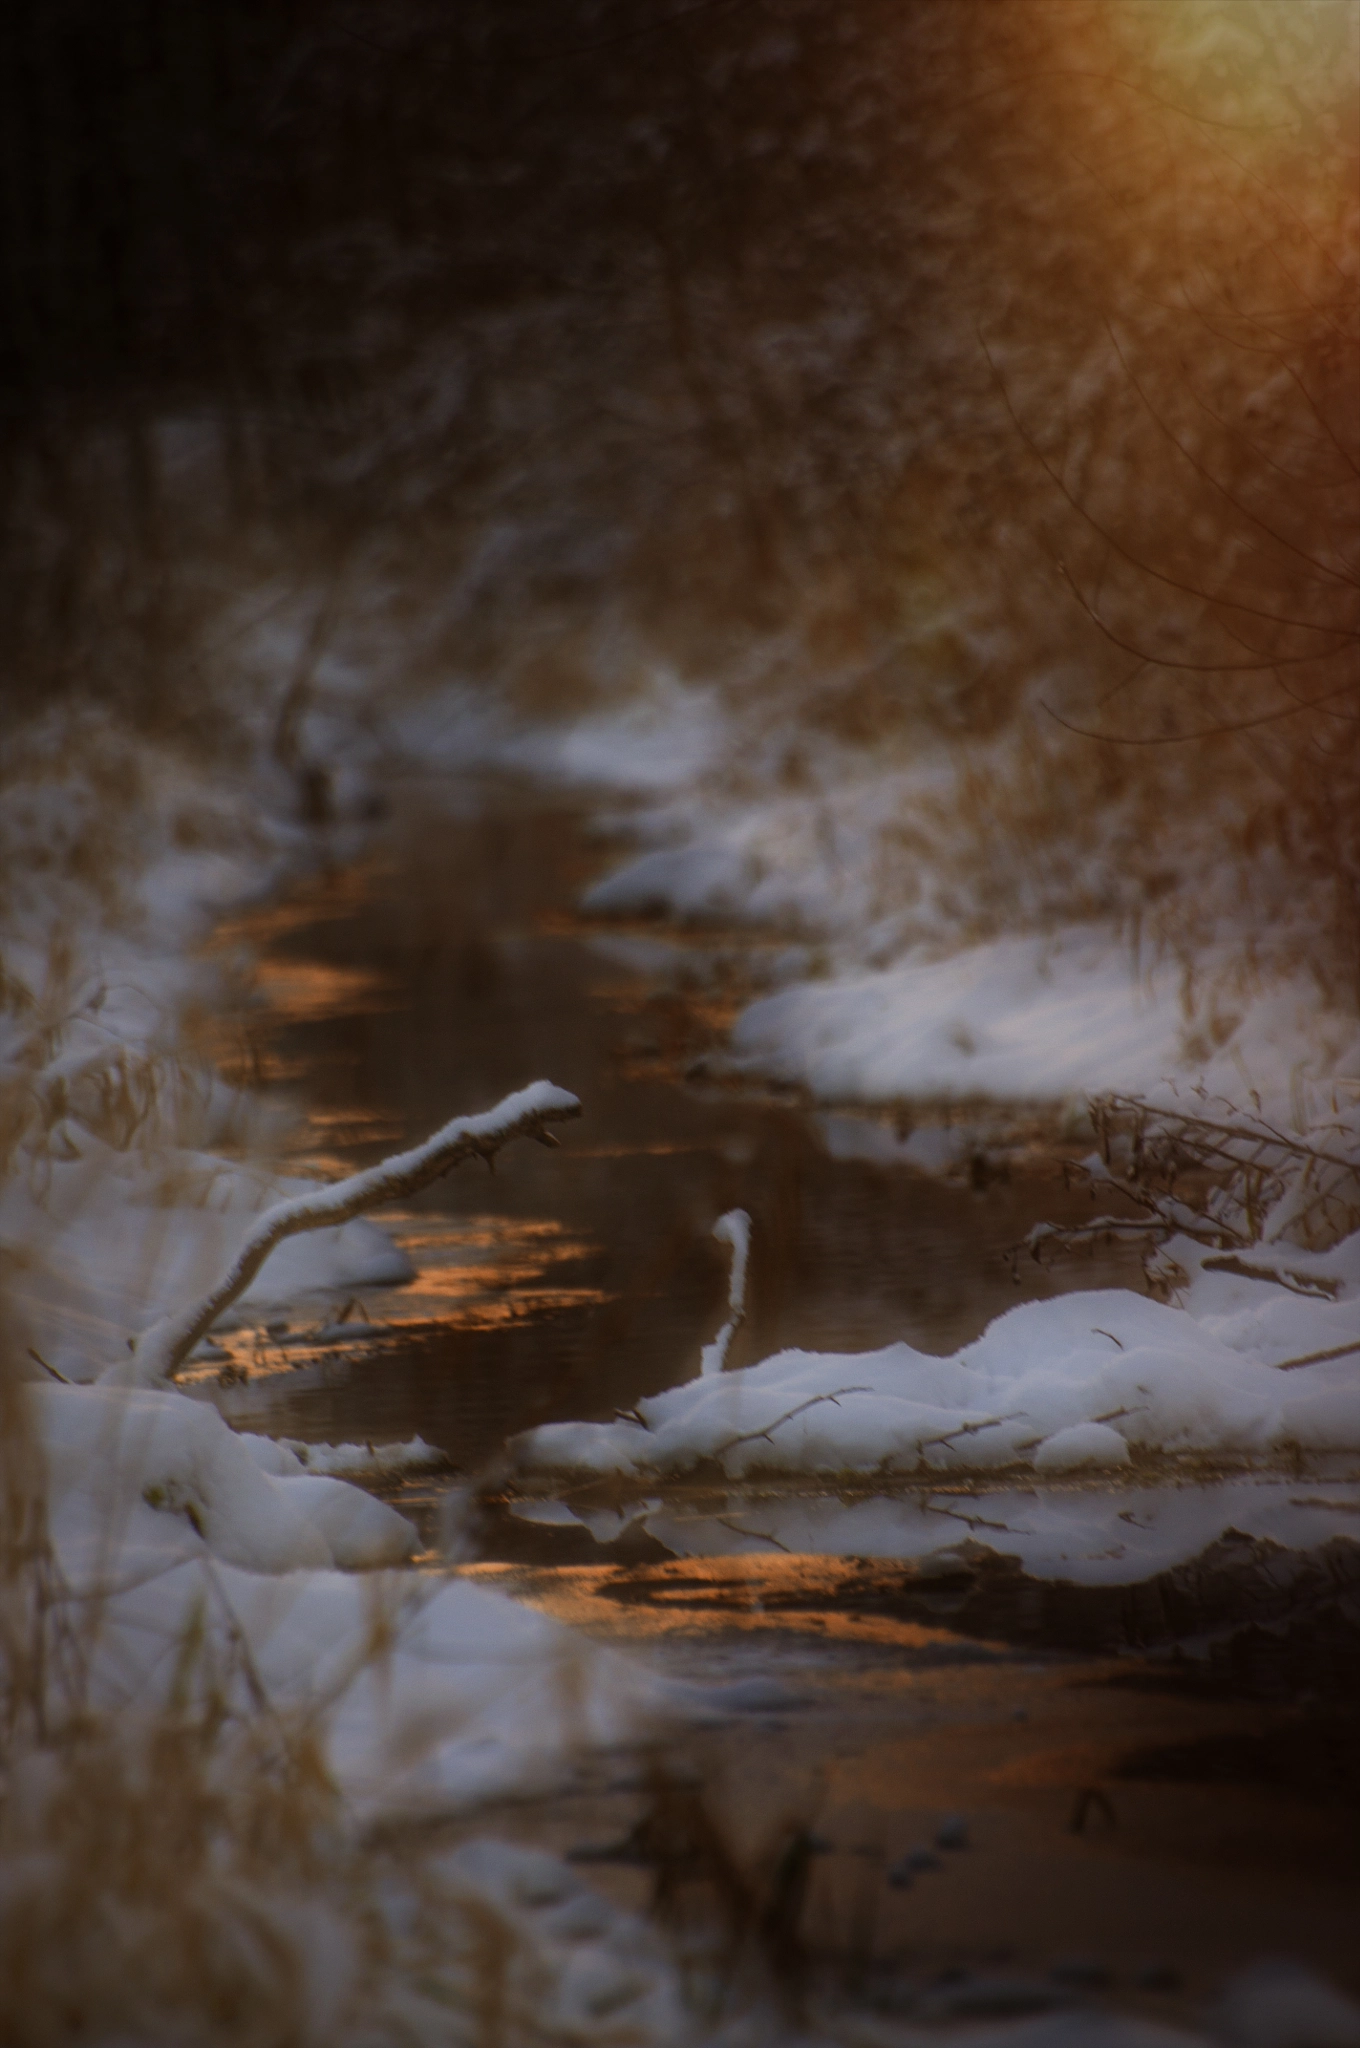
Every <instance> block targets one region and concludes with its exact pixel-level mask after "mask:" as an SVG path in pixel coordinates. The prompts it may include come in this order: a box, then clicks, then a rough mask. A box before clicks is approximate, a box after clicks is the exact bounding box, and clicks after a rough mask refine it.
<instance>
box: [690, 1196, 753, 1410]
mask: <svg viewBox="0 0 1360 2048" xmlns="http://www.w3.org/2000/svg"><path fill="white" fill-rule="evenodd" d="M713 1235H714V1236H715V1237H716V1238H717V1239H718V1241H719V1243H720V1244H730V1245H731V1247H732V1273H731V1277H730V1279H729V1280H728V1283H727V1306H728V1308H729V1309H730V1311H731V1314H730V1315H729V1316H728V1319H727V1321H726V1322H725V1323H724V1324H723V1326H722V1328H721V1329H720V1330H719V1332H718V1334H717V1336H716V1337H715V1338H714V1339H713V1342H712V1343H711V1344H705V1346H704V1348H703V1350H702V1351H701V1353H700V1354H699V1376H700V1378H701V1379H706V1378H707V1377H708V1375H709V1374H710V1373H715V1372H721V1371H722V1370H723V1369H724V1367H725V1365H726V1363H727V1350H728V1346H729V1345H730V1344H731V1342H732V1339H733V1337H734V1336H735V1335H736V1332H737V1327H738V1325H739V1324H740V1322H741V1320H742V1318H743V1316H744V1315H745V1314H746V1261H747V1259H748V1258H749V1256H750V1252H751V1219H750V1217H749V1216H748V1215H747V1213H746V1211H745V1210H744V1209H729V1210H728V1211H727V1214H726V1215H725V1216H720V1217H719V1218H718V1220H717V1222H716V1223H715V1224H714V1226H713Z"/></svg>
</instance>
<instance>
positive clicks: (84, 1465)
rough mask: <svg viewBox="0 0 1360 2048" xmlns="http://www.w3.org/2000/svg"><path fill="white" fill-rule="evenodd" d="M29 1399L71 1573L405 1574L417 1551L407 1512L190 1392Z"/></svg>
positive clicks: (42, 1390)
mask: <svg viewBox="0 0 1360 2048" xmlns="http://www.w3.org/2000/svg"><path fill="white" fill-rule="evenodd" d="M25 1392H26V1394H27V1399H28V1405H29V1410H30V1413H31V1415H32V1418H33V1423H34V1428H35V1434H36V1437H37V1440H38V1444H39V1446H40V1448H41V1450H42V1453H43V1456H44V1459H45V1462H46V1467H47V1479H48V1504H47V1513H48V1522H49V1527H50V1529H51V1531H52V1535H53V1539H54V1541H55V1542H56V1543H57V1545H58V1547H59V1550H60V1552H61V1555H62V1560H63V1568H64V1569H65V1570H66V1572H67V1574H68V1576H72V1575H74V1576H76V1577H78V1578H81V1579H87V1578H94V1577H97V1576H98V1575H99V1573H100V1571H101V1570H103V1571H106V1572H112V1573H113V1574H114V1576H115V1577H116V1578H123V1577H126V1576H129V1575H135V1574H137V1573H140V1572H142V1571H146V1570H157V1569H163V1568H165V1567H166V1566H168V1565H170V1564H173V1563H174V1562H176V1561H177V1560H179V1559H181V1558H195V1557H201V1556H202V1555H203V1554H204V1553H205V1552H206V1553H208V1554H210V1555H211V1556H213V1557H215V1558H218V1559H220V1560H221V1561H222V1562H223V1563H225V1564H231V1565H236V1566H237V1567H239V1568H240V1569H242V1570H244V1571H253V1572H292V1571H297V1570H300V1569H307V1568H317V1567H331V1566H335V1567H338V1568H340V1569H341V1570H346V1571H355V1570H366V1569H371V1568H372V1567H374V1566H378V1565H395V1564H402V1563H404V1562H405V1561H406V1559H407V1558H408V1557H410V1556H411V1555H412V1554H413V1552H414V1551H415V1550H416V1549H417V1548H418V1547H419V1541H418V1538H417V1536H416V1532H415V1530H414V1528H413V1527H412V1526H411V1524H410V1523H409V1522H408V1521H407V1520H406V1518H405V1517H404V1516H403V1515H399V1514H397V1512H396V1510H395V1509H393V1508H390V1507H387V1506H386V1505H385V1504H384V1503H383V1502H382V1501H379V1500H375V1499H374V1498H373V1496H372V1495H371V1494H368V1493H364V1492H363V1491H361V1489H360V1488H358V1487H357V1486H350V1485H347V1484H346V1483H345V1481H344V1480H343V1479H338V1478H332V1477H327V1476H324V1475H323V1474H318V1473H314V1472H308V1471H307V1470H306V1469H305V1468H304V1466H303V1465H302V1463H301V1461H300V1460H299V1459H297V1458H296V1457H294V1456H293V1455H292V1453H291V1452H290V1451H288V1450H287V1449H285V1447H284V1446H282V1445H280V1444H274V1443H271V1442H270V1441H269V1440H268V1439H267V1438H260V1437H244V1436H237V1435H236V1434H235V1433H234V1432H233V1431H232V1430H231V1429H229V1428H228V1426H227V1424H226V1423H225V1422H224V1421H223V1420H222V1417H221V1416H220V1415H219V1414H218V1413H217V1411H216V1409H214V1408H210V1407H207V1406H206V1405H205V1404H204V1403H202V1402H199V1401H194V1400H191V1399H190V1398H188V1396H186V1395H184V1394H178V1393H173V1392H168V1393H160V1392H157V1391H153V1390H147V1389H142V1388H136V1389H124V1388H107V1387H61V1386H45V1385H34V1386H30V1387H28V1388H26V1390H25Z"/></svg>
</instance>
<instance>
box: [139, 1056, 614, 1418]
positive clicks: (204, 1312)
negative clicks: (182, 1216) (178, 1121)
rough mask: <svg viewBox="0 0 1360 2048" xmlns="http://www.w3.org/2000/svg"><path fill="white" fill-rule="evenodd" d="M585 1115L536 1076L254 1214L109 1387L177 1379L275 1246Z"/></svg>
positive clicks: (544, 1139)
mask: <svg viewBox="0 0 1360 2048" xmlns="http://www.w3.org/2000/svg"><path fill="white" fill-rule="evenodd" d="M580 1114H581V1104H580V1101H579V1100H578V1098H577V1097H576V1096H575V1095H569V1094H568V1093H567V1091H566V1089H565V1088H555V1087H554V1086H553V1084H552V1082H551V1081H535V1082H533V1083H532V1084H531V1085H530V1086H529V1087H528V1088H520V1089H518V1090H517V1091H516V1092H515V1093H514V1094H513V1095H507V1096H506V1098H505V1100H504V1101H503V1102H498V1103H497V1105H496V1107H495V1108H494V1109H488V1110H486V1111H485V1112H484V1113H483V1114H482V1115H481V1116H456V1117H454V1119H453V1121H452V1122H451V1123H447V1124H445V1125H444V1127H443V1129H442V1130H439V1131H436V1132H435V1134H434V1136H433V1137H431V1138H427V1139H426V1140H425V1142H424V1144H423V1145H416V1146H413V1147H412V1149H411V1150H410V1151H409V1152H397V1153H394V1154H393V1156H392V1157H391V1158H390V1159H384V1160H383V1161H382V1162H381V1163H380V1164H379V1165H377V1166H369V1167H366V1168H365V1169H364V1171H363V1172H362V1173H352V1174H350V1175H349V1177H348V1179H346V1180H338V1181H334V1182H333V1183H332V1184H331V1185H330V1186H329V1187H318V1188H316V1189H309V1190H308V1192H307V1193H306V1194H305V1195H294V1196H291V1197H290V1198H289V1199H288V1200H287V1201H283V1202H275V1203H274V1205H273V1207H272V1208H269V1209H266V1210H265V1211H264V1213H263V1214H262V1215H260V1216H258V1217H256V1219H255V1222H254V1223H253V1224H252V1226H251V1228H250V1230H249V1231H248V1232H247V1234H246V1238H245V1241H244V1243H243V1244H242V1246H241V1248H240V1250H239V1251H238V1252H237V1254H236V1257H235V1258H234V1259H233V1260H232V1262H231V1265H230V1266H229V1267H228V1268H227V1271H226V1272H225V1273H224V1274H223V1275H222V1277H221V1279H220V1280H219V1281H218V1282H217V1284H216V1286H214V1287H212V1288H211V1289H210V1290H209V1291H208V1293H207V1294H205V1295H203V1296H202V1297H201V1299H200V1300H198V1301H197V1302H195V1303H194V1305H193V1307H192V1308H188V1309H184V1310H182V1311H181V1312H180V1313H179V1314H178V1315H174V1316H165V1317H163V1318H162V1319H161V1321H160V1322H158V1323H153V1324H152V1325H151V1327H150V1329H148V1330H144V1331H143V1332H142V1334H141V1336H140V1337H139V1338H138V1339H137V1342H136V1345H135V1346H134V1348H133V1351H132V1354H131V1356H130V1357H129V1358H127V1359H126V1360H120V1361H119V1363H118V1364H117V1365H114V1366H110V1368H109V1370H108V1371H107V1372H105V1373H101V1375H100V1379H101V1382H102V1383H103V1384H104V1385H106V1386H107V1385H110V1384H112V1385H122V1386H143V1387H145V1386H157V1385H163V1384H164V1382H165V1381H166V1380H170V1379H173V1378H174V1376H175V1373H176V1372H177V1371H178V1370H179V1368H180V1366H181V1365H183V1363H184V1361H185V1359H186V1358H187V1357H188V1356H189V1353H190V1352H191V1351H192V1350H193V1348H194V1346H195V1344H197V1343H198V1342H199V1340H200V1339H201V1338H203V1337H206V1336H207V1334H208V1331H209V1330H210V1329H211V1328H212V1326H213V1324H214V1323H215V1322H216V1321H217V1318H218V1317H219V1316H220V1315H222V1314H223V1313H224V1312H225V1311H226V1310H227V1309H229V1308H230V1307H231V1305H232V1303H233V1302H234V1301H236V1300H238V1299H239V1297H240V1296H241V1295H242V1294H244V1292H245V1290H246V1288H247V1287H249V1285H250V1283H251V1281H252V1280H253V1279H254V1278H255V1275H256V1274H257V1273H258V1272H259V1270H260V1268H261V1266H262V1265H263V1264H264V1262H265V1260H266V1259H267V1258H268V1257H269V1254H270V1253H271V1252H272V1251H273V1249H274V1247H275V1245H277V1244H281V1243H282V1242H283V1240H284V1238H285V1237H295V1236H297V1235H298V1233H299V1232H301V1231H304V1230H327V1229H331V1228H334V1226H335V1225H337V1224H340V1223H348V1222H350V1220H351V1219H352V1218H353V1217H355V1216H362V1215H363V1214H364V1213H365V1211H366V1210H369V1209H379V1208H382V1207H383V1206H384V1204H386V1203H388V1202H397V1201H402V1200H404V1199H405V1197H406V1196H408V1195H414V1194H416V1193H417V1192H418V1191H419V1189H421V1188H423V1187H428V1186H429V1184H430V1182H431V1181H432V1180H438V1178H439V1177H440V1175H441V1174H445V1173H447V1172H448V1171H449V1169H450V1168H451V1167H454V1166H457V1165H458V1164H459V1163H460V1161H462V1160H464V1159H474V1158H476V1159H485V1160H487V1161H488V1162H490V1161H491V1160H492V1159H494V1158H495V1155H496V1153H497V1152H499V1151H500V1149H501V1147H502V1146H503V1145H508V1144H509V1143H510V1141H511V1139H512V1138H537V1139H538V1141H539V1142H540V1143H541V1144H545V1145H553V1144H556V1142H557V1141H556V1139H555V1138H554V1137H553V1136H552V1134H551V1132H550V1131H549V1130H548V1128H547V1126H548V1125H549V1124H555V1123H564V1122H566V1120H567V1119H568V1118H569V1117H574V1116H579V1115H580Z"/></svg>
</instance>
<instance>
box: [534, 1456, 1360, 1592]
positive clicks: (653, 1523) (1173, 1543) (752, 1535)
mask: <svg viewBox="0 0 1360 2048" xmlns="http://www.w3.org/2000/svg"><path fill="white" fill-rule="evenodd" d="M511 1513H512V1514H513V1515H515V1516H516V1517H517V1518H518V1519H520V1520H523V1521H530V1522H537V1523H540V1524H546V1525H549V1526H559V1527H565V1526H572V1527H580V1528H584V1529H587V1530H589V1532H590V1533H591V1535H592V1536H594V1537H595V1539H596V1541H597V1542H599V1543H602V1544H608V1543H611V1542H614V1541H616V1540H617V1539H618V1538H619V1537H620V1536H621V1535H622V1534H623V1533H624V1532H625V1531H633V1532H638V1533H642V1534H645V1535H647V1536H650V1537H651V1538H653V1540H654V1541H656V1542H658V1543H660V1544H662V1545H663V1546H664V1547H665V1548H666V1549H667V1550H669V1551H671V1552H673V1553H674V1554H675V1555H676V1556H679V1557H696V1558H698V1557H703V1558H713V1557H722V1556H730V1555H732V1554H734V1553H737V1554H742V1553H745V1554H764V1555H771V1554H777V1553H782V1552H789V1553H793V1552H797V1553H803V1554H811V1555H815V1556H823V1557H874V1558H900V1559H903V1560H908V1559H924V1558H929V1557H931V1556H932V1555H938V1554H939V1553H941V1552H949V1551H953V1550H957V1548H958V1547H959V1545H961V1544H963V1543H965V1542H970V1543H971V1544H973V1545H974V1546H977V1547H980V1548H986V1549H989V1550H992V1551H994V1552H996V1553H997V1554H998V1555H1000V1556H1003V1557H1014V1558H1017V1559H1018V1560H1019V1562H1020V1563H1021V1565H1022V1566H1023V1568H1024V1570H1025V1571H1026V1572H1027V1573H1029V1574H1030V1575H1031V1576H1032V1577H1036V1578H1061V1579H1070V1580H1073V1581H1075V1582H1077V1583H1078V1584H1084V1585H1097V1584H1105V1585H1127V1584H1133V1583H1136V1582H1137V1581H1138V1580H1140V1579H1144V1578H1148V1577H1151V1576H1152V1575H1153V1574H1154V1573H1156V1572H1160V1571H1166V1570H1169V1569H1171V1568H1172V1567H1173V1566H1175V1565H1178V1564H1183V1563H1185V1562H1186V1561H1187V1560H1189V1559H1191V1558H1194V1557H1197V1556H1199V1555H1200V1554H1201V1552H1203V1551H1204V1550H1206V1549H1207V1548H1208V1547H1209V1546H1210V1545H1211V1544H1213V1543H1215V1542H1217V1541H1219V1540H1220V1539H1221V1538H1222V1537H1224V1536H1225V1535H1227V1534H1229V1533H1230V1532H1236V1533H1237V1534H1239V1535H1241V1536H1244V1537H1248V1538H1257V1539H1263V1540H1265V1541H1268V1542H1273V1543H1277V1544H1279V1545H1280V1546H1281V1547H1282V1548H1284V1549H1290V1550H1308V1549H1313V1548H1315V1547H1317V1546H1318V1545H1320V1544H1323V1543H1326V1542H1328V1541H1329V1540H1330V1539H1331V1538H1333V1537H1336V1536H1345V1537H1349V1538H1351V1539H1353V1540H1357V1541H1360V1480H1358V1479H1356V1478H1355V1477H1354V1476H1349V1477H1346V1478H1344V1479H1341V1478H1339V1479H1336V1480H1318V1479H1310V1480H1309V1481H1307V1482H1306V1483H1305V1482H1303V1481H1300V1480H1298V1479H1284V1478H1281V1477H1279V1476H1278V1475H1271V1476H1250V1477H1238V1478H1232V1479H1220V1480H1215V1481H1210V1482H1207V1483H1201V1484H1181V1485H1162V1486H1142V1487H1122V1488H1111V1487H1110V1486H1108V1485H1104V1484H1100V1485H1090V1484H1087V1485H1081V1484H1069V1485H1066V1486H1062V1487H1058V1486H1051V1487H1044V1488H1021V1487H1014V1488H997V1489H995V1490H990V1489H989V1490H987V1491H973V1492H968V1493H960V1492H950V1493H943V1492H939V1491H933V1492H924V1491H921V1492H911V1493H899V1494H894V1495H878V1496H875V1497H872V1498H869V1499H861V1500H842V1499H839V1498H836V1497H835V1496H829V1495H810V1496H809V1495H797V1494H790V1495H784V1496H782V1497H780V1496H774V1497H771V1496H760V1497H757V1498H753V1497H752V1496H751V1495H749V1494H746V1495H740V1494H732V1495H728V1496H726V1497H724V1498H714V1497H713V1496H709V1497H706V1498H694V1497H691V1498H689V1499H683V1498H672V1499H671V1500H669V1501H665V1500H660V1499H656V1498H653V1499H649V1500H644V1501H639V1502H636V1503H631V1504H629V1505H627V1506H625V1507H623V1508H615V1507H598V1508H595V1507H587V1506H584V1505H574V1506H569V1505H568V1503H567V1502H565V1501H560V1500H554V1501H534V1500H521V1501H517V1502H515V1503H513V1504H512V1507H511Z"/></svg>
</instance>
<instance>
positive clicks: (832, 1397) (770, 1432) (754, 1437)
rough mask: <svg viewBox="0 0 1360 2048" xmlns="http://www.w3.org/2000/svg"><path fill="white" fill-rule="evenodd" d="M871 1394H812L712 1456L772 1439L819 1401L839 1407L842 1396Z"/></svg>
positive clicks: (851, 1390) (865, 1390)
mask: <svg viewBox="0 0 1360 2048" xmlns="http://www.w3.org/2000/svg"><path fill="white" fill-rule="evenodd" d="M872 1392H873V1388H872V1387H837V1389H836V1391H835V1393H834V1394H813V1395H811V1396H810V1397H809V1398H808V1399H807V1400H806V1401H800V1402H799V1403H798V1406H797V1407H796V1408H790V1409H789V1411H788V1413H787V1414H786V1415H781V1416H779V1417H778V1418H777V1419H776V1420H775V1421H774V1422H772V1423H770V1424H769V1426H768V1427H767V1428H765V1429H748V1430H747V1431H746V1433H745V1435H744V1436H734V1437H733V1438H732V1439H731V1441H730V1442H728V1443H725V1444H718V1445H717V1446H716V1448H715V1449H714V1452H713V1456H714V1457H715V1458H723V1457H726V1455H727V1453H728V1452H729V1451H734V1450H735V1449H736V1448H737V1445H738V1444H753V1443H755V1442H757V1441H758V1440H759V1438H761V1437H765V1438H768V1439H772V1438H773V1436H774V1432H775V1430H777V1429H782V1428H783V1427H784V1424H785V1423H786V1422H792V1421H793V1419H794V1417H795V1416H796V1415H804V1414H806V1412H807V1410H808V1409H809V1408H815V1407H816V1406H817V1405H818V1403H819V1402H821V1401H830V1402H831V1403H832V1404H833V1406H836V1407H839V1405H840V1401H841V1397H842V1395H844V1394H872Z"/></svg>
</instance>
